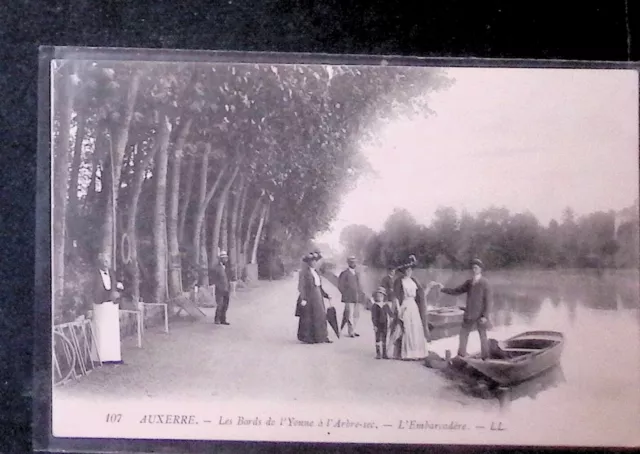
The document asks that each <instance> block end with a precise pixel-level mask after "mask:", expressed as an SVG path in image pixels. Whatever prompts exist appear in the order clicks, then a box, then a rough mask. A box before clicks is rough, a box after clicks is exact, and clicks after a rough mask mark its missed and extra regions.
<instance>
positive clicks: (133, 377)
mask: <svg viewBox="0 0 640 454" xmlns="http://www.w3.org/2000/svg"><path fill="white" fill-rule="evenodd" d="M296 283H297V279H296V278H295V277H290V278H287V279H285V280H280V281H273V282H268V281H261V282H260V283H259V285H258V286H257V287H255V288H251V289H244V290H242V291H238V293H237V295H236V296H235V297H232V300H231V305H230V309H229V312H228V320H229V322H230V323H231V325H230V326H222V325H215V324H214V323H213V313H214V310H213V309H205V312H206V313H207V315H208V317H207V319H206V320H204V321H200V322H187V321H177V322H175V323H172V324H171V325H170V333H169V334H165V333H163V332H161V330H160V329H159V328H153V329H151V330H149V331H147V333H145V338H144V348H142V349H138V348H137V347H136V346H135V344H134V339H127V340H126V341H125V343H124V345H123V360H124V361H125V363H126V364H124V365H119V366H105V367H102V368H101V369H99V370H97V371H94V372H92V373H91V374H90V375H89V376H87V377H84V378H82V379H81V380H80V381H78V382H76V383H69V384H67V385H65V386H63V387H59V388H56V389H55V392H54V399H55V400H57V399H61V400H64V399H65V398H67V397H68V398H80V399H84V398H85V397H86V398H87V399H91V400H93V401H95V400H104V401H108V400H109V399H110V398H116V397H117V398H129V397H130V398H134V399H135V398H141V397H142V398H144V397H146V398H153V399H155V398H162V399H177V400H190V399H197V400H199V401H209V400H211V401H221V400H232V399H234V398H240V397H242V398H243V399H260V400H262V399H274V400H277V401H280V402H288V401H296V400H297V401H317V400H318V399H323V400H324V401H325V402H329V401H334V400H335V401H340V402H341V403H343V404H344V403H346V404H348V403H350V402H353V403H357V402H369V403H370V402H373V401H377V400H381V401H391V400H390V399H393V400H392V402H394V403H395V404H397V405H420V406H422V405H434V404H436V403H437V405H438V407H439V408H440V406H442V405H446V406H447V407H451V408H452V409H455V408H460V407H461V406H469V405H472V406H473V408H474V409H480V408H481V407H483V406H484V407H488V406H494V405H496V404H495V403H493V402H488V401H480V400H477V399H472V398H470V397H467V396H465V395H463V394H462V393H461V392H459V391H458V390H457V389H456V388H454V387H453V386H452V385H451V384H450V383H449V382H447V381H446V380H445V379H444V378H442V377H441V376H440V375H439V374H438V373H437V372H435V371H433V370H429V369H427V368H425V367H424V366H423V365H422V364H421V363H419V362H403V361H393V360H387V361H384V360H376V359H375V342H374V337H373V329H372V327H371V321H370V314H369V312H368V311H363V312H362V313H361V316H360V321H359V324H358V331H359V333H360V334H361V336H360V337H359V338H346V337H345V338H340V339H337V338H336V337H335V335H333V332H332V331H331V329H329V331H330V336H331V338H332V340H334V343H333V344H317V345H305V344H301V343H299V342H298V341H297V339H296V332H297V322H298V319H297V318H296V317H294V310H295V299H296V297H297V294H296ZM325 289H326V290H327V292H328V293H329V294H330V295H331V296H332V297H333V302H334V304H335V306H336V310H337V312H338V318H340V317H341V315H342V310H343V305H342V304H341V303H339V293H338V291H337V289H336V288H335V287H334V286H333V285H331V284H330V283H328V282H325ZM345 332H346V330H345ZM454 341H455V339H443V340H441V341H436V342H434V343H433V344H432V348H433V349H434V350H435V351H436V352H438V353H439V354H441V355H443V354H444V347H445V346H446V348H451V347H452V346H453V344H452V342H454Z"/></svg>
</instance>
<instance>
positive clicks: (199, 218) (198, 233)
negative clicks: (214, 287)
mask: <svg viewBox="0 0 640 454" xmlns="http://www.w3.org/2000/svg"><path fill="white" fill-rule="evenodd" d="M226 170H227V169H226V167H225V168H223V169H222V170H220V173H218V176H217V177H216V181H215V182H214V183H213V186H212V187H211V189H209V192H207V193H206V194H205V197H204V200H202V199H201V202H200V203H199V205H198V212H197V213H196V220H195V223H194V224H195V225H194V235H193V250H194V253H195V257H194V262H193V263H194V265H195V266H196V267H197V268H199V267H200V266H201V262H200V260H199V256H200V251H201V250H202V247H201V245H204V247H205V248H206V244H207V241H206V238H207V237H206V236H203V235H202V230H203V224H204V220H205V214H206V212H207V206H208V205H209V202H211V199H212V198H213V195H214V194H215V193H216V190H217V189H218V186H219V185H220V182H221V181H222V177H223V176H224V174H225V173H226ZM205 180H206V178H205ZM205 182H206V181H205ZM205 190H206V189H205ZM200 195H202V190H201V191H200Z"/></svg>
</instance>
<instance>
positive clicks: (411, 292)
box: [402, 277, 418, 299]
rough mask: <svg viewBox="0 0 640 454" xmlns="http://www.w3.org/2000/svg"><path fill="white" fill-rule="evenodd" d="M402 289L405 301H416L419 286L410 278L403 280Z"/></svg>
mask: <svg viewBox="0 0 640 454" xmlns="http://www.w3.org/2000/svg"><path fill="white" fill-rule="evenodd" d="M402 289H403V290H404V299H414V298H415V297H416V295H417V294H418V286H417V285H416V283H415V282H414V280H413V279H411V278H409V277H405V278H403V279H402Z"/></svg>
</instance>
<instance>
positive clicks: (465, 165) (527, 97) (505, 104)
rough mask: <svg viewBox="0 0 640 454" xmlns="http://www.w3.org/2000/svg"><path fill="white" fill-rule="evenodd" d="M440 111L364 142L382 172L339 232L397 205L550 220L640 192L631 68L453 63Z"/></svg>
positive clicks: (434, 103) (335, 241)
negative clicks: (496, 210) (494, 209)
mask: <svg viewBox="0 0 640 454" xmlns="http://www.w3.org/2000/svg"><path fill="white" fill-rule="evenodd" d="M447 73H448V75H449V77H452V78H454V79H455V84H454V85H453V86H452V87H450V88H448V89H447V90H445V91H441V92H437V93H433V94H431V95H430V98H431V102H430V104H429V105H430V108H431V109H432V110H434V111H435V112H436V114H435V115H433V116H429V117H422V116H421V117H414V118H413V119H407V118H398V119H397V120H396V121H394V122H390V123H387V124H385V125H384V126H381V127H380V128H377V130H378V131H379V139H380V140H379V141H378V143H377V144H376V145H368V146H364V147H363V153H364V154H365V156H366V157H367V159H368V160H369V162H370V163H371V165H372V167H373V169H374V170H375V172H376V175H375V176H367V177H365V178H362V179H361V180H360V181H359V182H358V185H357V187H356V189H354V190H353V191H352V192H350V193H348V194H347V195H345V196H344V198H343V201H342V208H341V211H340V213H339V215H338V217H337V219H336V220H335V222H334V223H333V224H332V227H331V231H330V232H327V233H325V234H322V235H320V236H318V237H317V238H316V240H317V241H318V242H322V243H328V244H329V245H331V246H332V247H335V248H336V249H340V245H339V235H340V231H341V230H342V228H344V227H345V226H347V225H349V224H354V223H357V224H364V225H367V226H369V227H371V228H373V229H374V230H376V231H379V230H380V229H381V228H382V225H383V223H384V221H385V220H386V219H387V217H388V216H389V215H390V214H391V212H392V211H393V209H394V208H395V207H398V208H406V209H407V210H409V211H410V212H411V214H412V215H413V216H415V218H416V219H417V221H418V222H420V223H424V224H429V223H430V222H431V220H432V218H433V215H434V212H435V210H436V209H437V208H438V207H439V206H451V207H453V208H455V209H456V210H457V211H458V212H460V211H461V210H463V209H464V210H467V211H469V212H471V213H476V212H478V211H480V210H482V209H485V208H488V207H489V206H492V205H493V206H501V207H505V208H507V209H509V210H510V211H511V212H514V213H516V212H524V211H530V212H531V213H533V214H534V215H535V216H536V217H537V218H538V220H539V221H540V222H541V223H543V224H547V223H548V222H549V221H550V220H551V219H554V218H555V219H560V217H561V214H562V211H563V210H564V209H565V208H566V207H567V206H570V207H572V208H573V209H574V211H575V212H576V214H577V215H581V214H588V213H591V212H594V211H598V210H605V211H606V210H609V209H614V210H619V209H622V208H624V207H627V206H630V205H631V204H633V202H634V200H635V199H636V198H637V197H638V178H639V176H638V151H639V143H638V122H639V118H638V76H637V73H636V72H635V71H626V70H624V71H623V70H574V69H496V68H491V69H489V68H450V69H448V70H447Z"/></svg>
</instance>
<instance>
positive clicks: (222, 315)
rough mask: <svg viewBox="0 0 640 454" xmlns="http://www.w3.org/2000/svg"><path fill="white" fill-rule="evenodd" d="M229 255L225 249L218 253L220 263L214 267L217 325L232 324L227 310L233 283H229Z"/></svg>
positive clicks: (215, 321) (215, 320)
mask: <svg viewBox="0 0 640 454" xmlns="http://www.w3.org/2000/svg"><path fill="white" fill-rule="evenodd" d="M228 261H229V256H228V255H227V253H226V252H225V251H221V252H220V254H219V255H218V264H217V265H216V267H215V268H214V269H213V285H215V296H216V306H217V307H216V315H215V317H214V323H215V324H216V325H230V323H229V322H228V321H227V310H228V309H229V297H230V290H231V284H230V283H229V272H228V270H227V263H228Z"/></svg>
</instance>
